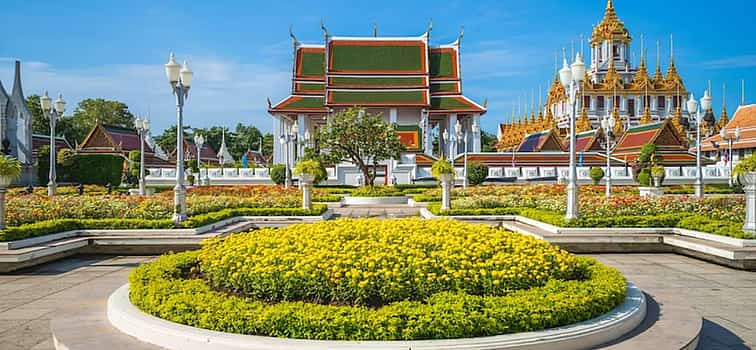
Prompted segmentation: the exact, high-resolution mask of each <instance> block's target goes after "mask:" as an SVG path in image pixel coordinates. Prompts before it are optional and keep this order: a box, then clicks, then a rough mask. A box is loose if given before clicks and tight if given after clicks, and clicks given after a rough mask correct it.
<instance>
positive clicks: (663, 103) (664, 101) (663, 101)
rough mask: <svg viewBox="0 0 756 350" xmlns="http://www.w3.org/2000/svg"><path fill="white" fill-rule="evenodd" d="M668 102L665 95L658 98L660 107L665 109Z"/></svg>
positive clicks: (657, 102)
mask: <svg viewBox="0 0 756 350" xmlns="http://www.w3.org/2000/svg"><path fill="white" fill-rule="evenodd" d="M666 103H667V99H666V98H665V97H664V96H659V97H657V98H656V105H657V106H658V107H659V109H664V108H665V106H664V105H665V104H666Z"/></svg>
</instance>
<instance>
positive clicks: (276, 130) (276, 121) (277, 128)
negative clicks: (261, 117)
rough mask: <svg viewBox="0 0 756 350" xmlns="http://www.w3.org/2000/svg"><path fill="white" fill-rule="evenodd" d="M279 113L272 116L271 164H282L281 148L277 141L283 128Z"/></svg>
mask: <svg viewBox="0 0 756 350" xmlns="http://www.w3.org/2000/svg"><path fill="white" fill-rule="evenodd" d="M282 123H283V122H282V121H281V116H280V115H274V116H273V164H283V161H284V160H283V158H284V157H283V148H282V146H281V143H280V142H279V138H280V137H281V133H282V131H281V130H283V128H282V127H281V124H282Z"/></svg>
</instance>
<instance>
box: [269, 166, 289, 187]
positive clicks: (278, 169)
mask: <svg viewBox="0 0 756 350" xmlns="http://www.w3.org/2000/svg"><path fill="white" fill-rule="evenodd" d="M270 180H271V181H273V183H275V184H276V185H283V184H284V182H286V165H283V164H275V165H273V166H272V167H270Z"/></svg>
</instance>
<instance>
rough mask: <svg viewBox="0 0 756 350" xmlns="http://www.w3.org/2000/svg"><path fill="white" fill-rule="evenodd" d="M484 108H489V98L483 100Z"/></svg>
mask: <svg viewBox="0 0 756 350" xmlns="http://www.w3.org/2000/svg"><path fill="white" fill-rule="evenodd" d="M483 108H488V97H484V98H483Z"/></svg>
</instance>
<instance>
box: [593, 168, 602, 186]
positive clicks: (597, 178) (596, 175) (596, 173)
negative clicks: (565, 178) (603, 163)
mask: <svg viewBox="0 0 756 350" xmlns="http://www.w3.org/2000/svg"><path fill="white" fill-rule="evenodd" d="M590 176H591V180H593V184H594V185H598V184H599V183H600V182H601V179H603V178H604V169H601V168H599V167H593V168H591V171H590Z"/></svg>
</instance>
